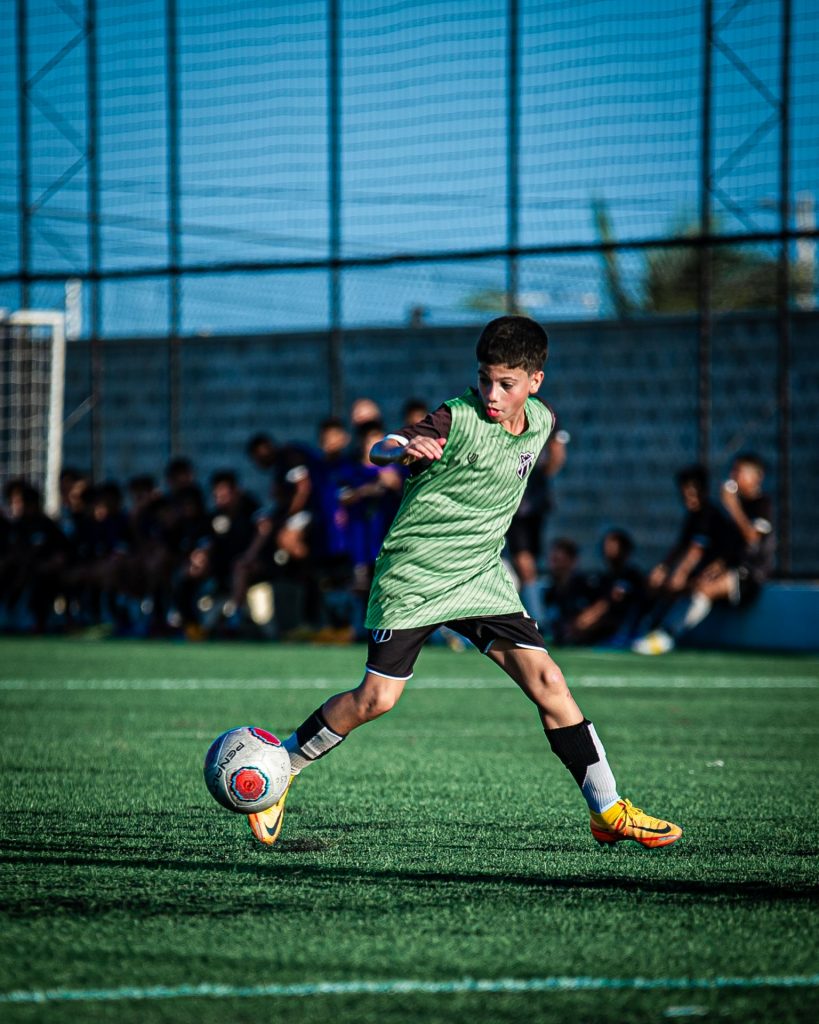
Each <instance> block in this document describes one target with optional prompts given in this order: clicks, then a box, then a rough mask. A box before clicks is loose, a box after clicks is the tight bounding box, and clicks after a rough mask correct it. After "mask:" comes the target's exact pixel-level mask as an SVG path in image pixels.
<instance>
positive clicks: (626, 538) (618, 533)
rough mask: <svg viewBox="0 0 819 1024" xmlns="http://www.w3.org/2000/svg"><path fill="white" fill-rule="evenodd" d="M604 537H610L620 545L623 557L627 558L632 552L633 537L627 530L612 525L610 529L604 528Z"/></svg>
mask: <svg viewBox="0 0 819 1024" xmlns="http://www.w3.org/2000/svg"><path fill="white" fill-rule="evenodd" d="M606 537H612V538H613V539H614V540H616V541H617V543H618V544H619V545H620V550H621V552H622V553H623V557H624V558H628V557H629V555H631V554H632V553H633V552H634V539H633V538H632V536H631V534H630V533H629V532H628V530H621V529H620V528H619V527H614V529H612V530H606V532H605V533H604V534H603V539H604V540H605V539H606Z"/></svg>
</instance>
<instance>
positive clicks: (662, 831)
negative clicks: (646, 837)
mask: <svg viewBox="0 0 819 1024" xmlns="http://www.w3.org/2000/svg"><path fill="white" fill-rule="evenodd" d="M634 827H635V828H638V829H639V830H640V831H641V832H653V833H654V835H655V836H667V835H668V833H669V832H670V831H671V826H670V825H666V827H665V828H646V826H645V825H635V826H634Z"/></svg>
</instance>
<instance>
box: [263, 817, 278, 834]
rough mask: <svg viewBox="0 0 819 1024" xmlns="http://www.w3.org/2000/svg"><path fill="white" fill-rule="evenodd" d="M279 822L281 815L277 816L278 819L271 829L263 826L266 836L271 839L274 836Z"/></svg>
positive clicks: (268, 826)
mask: <svg viewBox="0 0 819 1024" xmlns="http://www.w3.org/2000/svg"><path fill="white" fill-rule="evenodd" d="M281 820H282V816H281V814H279V816H278V818H276V820H275V821H274V822H273V827H272V828H271V827H270V825H265V827H264V829H265V832H267V834H268V835H269V836H271V837H272V836H275V834H276V829H277V828H278V827H279V822H280V821H281Z"/></svg>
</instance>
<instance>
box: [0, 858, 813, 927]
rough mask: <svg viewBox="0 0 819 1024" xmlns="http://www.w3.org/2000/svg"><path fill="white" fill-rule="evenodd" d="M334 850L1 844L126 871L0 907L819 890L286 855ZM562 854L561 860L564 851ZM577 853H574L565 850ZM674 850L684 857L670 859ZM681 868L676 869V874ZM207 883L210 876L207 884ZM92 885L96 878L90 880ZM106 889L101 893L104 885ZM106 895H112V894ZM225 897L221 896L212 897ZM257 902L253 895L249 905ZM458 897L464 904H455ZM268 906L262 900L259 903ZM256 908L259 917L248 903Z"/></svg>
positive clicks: (284, 905)
mask: <svg viewBox="0 0 819 1024" xmlns="http://www.w3.org/2000/svg"><path fill="white" fill-rule="evenodd" d="M332 845H333V844H326V843H323V842H322V841H321V840H312V839H305V840H284V841H282V843H281V844H280V845H277V847H276V849H275V851H274V850H256V848H255V847H254V848H253V852H252V853H251V854H250V856H249V857H248V855H247V853H242V852H241V851H240V855H241V856H243V858H244V859H241V860H238V859H236V857H235V856H233V857H231V858H230V859H228V858H227V857H226V859H225V860H214V859H205V858H203V857H202V856H201V850H197V854H198V856H196V857H195V858H191V859H187V858H184V859H182V858H180V857H179V852H178V850H177V851H176V855H175V856H168V857H161V856H156V857H144V856H139V855H134V856H111V855H108V854H106V853H105V852H101V853H100V854H99V855H90V854H87V855H82V854H77V853H75V852H74V853H72V852H67V851H58V850H55V849H54V847H53V846H51V847H46V846H45V845H43V844H37V843H19V844H14V848H13V849H11V848H9V845H8V844H6V847H5V849H4V850H0V864H2V865H5V866H6V867H7V868H12V866H13V865H18V866H21V867H32V866H37V867H43V868H53V869H75V868H92V869H96V871H99V870H100V869H109V870H111V871H114V872H116V871H122V872H127V875H124V876H123V878H122V879H121V882H120V884H117V880H116V879H115V878H114V879H110V880H109V886H110V888H109V891H108V892H106V893H103V892H100V891H99V889H96V891H95V892H93V893H89V894H88V895H85V894H82V893H81V892H78V891H77V888H79V886H77V882H79V878H78V877H77V876H76V875H74V876H73V881H74V886H75V888H74V892H73V893H69V892H54V891H53V889H52V887H51V886H49V887H48V889H49V890H51V891H49V892H48V894H47V895H46V894H45V892H44V891H43V888H42V881H43V877H42V876H41V877H40V879H39V883H38V889H39V891H36V890H35V891H32V890H31V889H29V886H28V884H27V883H23V884H21V885H16V886H13V887H12V886H10V887H9V888H13V891H11V892H9V893H8V894H7V895H6V898H5V899H4V900H3V912H4V915H5V916H10V917H15V918H20V917H39V916H47V915H48V916H50V915H53V914H55V913H73V914H77V915H81V916H99V915H102V914H106V913H109V912H116V911H127V912H129V913H138V914H145V915H155V914H160V913H174V914H179V915H183V916H207V917H220V916H224V915H235V913H236V897H237V888H238V887H237V885H232V886H227V887H226V886H225V882H224V881H221V880H220V881H214V878H215V879H218V878H219V876H231V877H232V878H233V879H237V881H238V878H237V876H238V877H239V878H241V877H242V876H244V877H245V878H247V880H248V881H251V882H254V883H256V882H261V883H269V882H289V883H291V884H292V889H291V890H290V892H288V890H287V889H286V888H285V889H283V888H281V887H279V886H277V887H276V888H275V889H274V890H272V891H270V893H269V906H270V908H271V909H273V908H275V909H276V910H286V909H288V907H290V906H292V907H294V908H295V907H299V906H303V905H304V900H305V896H306V893H305V889H307V890H309V891H310V895H311V897H315V896H317V895H320V897H321V898H322V900H324V901H325V904H326V905H327V906H330V905H333V906H339V907H342V906H344V905H345V903H346V902H350V901H351V900H352V901H353V902H354V901H355V898H354V897H352V896H351V893H353V892H358V891H359V889H358V887H361V886H367V887H370V886H378V887H379V888H380V890H381V891H382V892H383V893H384V896H385V900H387V899H389V902H390V905H391V906H392V907H393V908H395V907H397V906H398V905H400V904H401V903H402V902H405V903H406V904H407V905H412V904H415V905H422V904H423V903H425V902H428V901H429V900H430V899H434V900H435V901H436V902H437V901H440V900H443V899H445V898H446V896H447V895H452V894H453V892H460V890H461V888H462V887H463V888H464V889H466V888H468V889H469V890H470V893H471V895H473V896H474V897H476V898H479V897H480V895H481V890H482V889H486V890H491V894H492V895H493V896H494V897H495V898H497V897H498V896H499V895H500V894H501V893H505V894H506V895H508V896H511V897H512V898H515V893H517V894H518V895H520V894H521V893H523V892H527V893H537V892H542V893H544V895H545V894H562V893H576V894H583V893H607V894H608V895H609V897H610V898H617V899H622V898H624V897H625V898H630V899H633V898H634V897H635V896H636V897H659V898H663V897H674V898H677V899H679V898H683V899H685V898H691V899H696V900H699V901H702V900H703V899H705V900H712V901H716V902H720V901H723V902H732V903H738V904H742V905H749V904H751V905H757V904H765V903H773V902H775V903H781V902H783V901H788V902H790V903H800V904H802V905H804V906H813V905H816V904H819V889H817V888H816V887H812V886H810V885H809V884H808V883H805V884H797V885H789V884H787V883H776V882H759V881H742V880H720V881H708V880H703V879H696V878H673V879H669V878H664V879H657V878H645V877H640V878H628V877H624V876H623V874H622V873H618V874H612V873H609V872H608V870H607V868H608V866H609V865H608V861H609V858H611V857H617V856H618V851H609V850H604V851H601V853H600V858H601V871H600V873H594V874H583V875H563V876H561V875H555V874H553V873H551V874H550V873H549V872H536V873H520V872H510V873H504V872H502V871H498V872H492V871H474V870H472V871H470V870H464V871H455V870H451V871H435V870H423V869H417V870H408V869H401V868H390V869H386V868H384V869H373V868H358V867H355V866H347V865H341V866H339V865H317V864H297V863H293V862H292V861H289V858H288V855H289V854H298V853H304V852H317V851H321V850H326V849H327V848H328V847H329V846H332ZM567 852H570V851H567V850H566V849H565V848H564V850H563V853H564V854H565V853H567ZM571 852H575V851H571ZM639 852H640V853H643V854H644V855H645V856H652V857H656V856H660V857H668V856H672V857H673V856H675V854H674V853H673V852H671V851H670V850H668V851H667V850H658V851H651V852H650V853H649V852H648V851H639ZM678 852H682V851H678ZM684 864H685V861H682V860H681V861H680V866H681V867H682V866H683V865H684ZM134 871H149V872H157V873H159V874H160V875H161V874H164V873H166V872H170V873H173V874H175V875H177V877H178V875H179V874H185V875H190V876H191V881H193V880H194V876H195V875H197V874H199V875H201V876H202V881H201V888H200V889H198V891H197V894H196V895H195V896H192V895H191V893H190V891H188V890H187V889H186V891H185V892H184V893H183V892H177V891H176V886H175V883H174V885H172V886H171V887H170V888H171V889H172V890H173V891H172V892H168V891H167V889H164V890H163V887H162V886H161V885H157V884H156V881H157V880H155V881H153V882H151V886H152V888H151V891H150V893H149V894H147V893H146V892H145V888H144V886H142V885H141V886H139V887H138V888H139V889H141V892H137V891H135V888H134V885H133V882H134V878H133V874H132V873H133V872H134ZM208 876H211V879H210V881H209V880H208ZM97 881H98V879H97ZM107 888H108V887H107ZM111 889H113V890H114V891H113V892H112V891H111ZM220 892H222V893H223V894H224V898H221V899H220V897H219V893H220ZM255 898H256V899H258V896H256V897H255ZM458 898H462V896H459V897H458ZM266 902H268V900H265V899H264V898H262V905H264V904H265V903H266ZM256 909H260V906H259V904H258V903H256Z"/></svg>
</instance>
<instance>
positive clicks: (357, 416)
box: [350, 398, 383, 429]
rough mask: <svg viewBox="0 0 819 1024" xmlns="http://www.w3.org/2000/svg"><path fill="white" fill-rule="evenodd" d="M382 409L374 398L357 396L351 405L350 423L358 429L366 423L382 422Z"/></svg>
mask: <svg viewBox="0 0 819 1024" xmlns="http://www.w3.org/2000/svg"><path fill="white" fill-rule="evenodd" d="M382 421H383V417H382V415H381V409H380V408H379V406H378V404H377V403H376V402H375V401H373V399H372V398H356V399H355V401H354V402H353V404H352V405H351V406H350V423H351V424H352V426H353V429H357V428H358V427H360V426H361V425H362V424H364V423H381V422H382Z"/></svg>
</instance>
